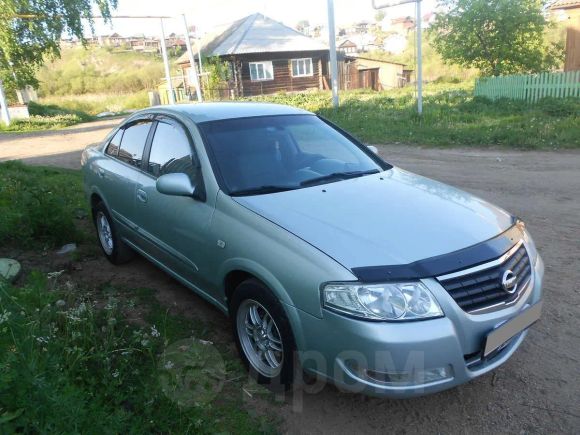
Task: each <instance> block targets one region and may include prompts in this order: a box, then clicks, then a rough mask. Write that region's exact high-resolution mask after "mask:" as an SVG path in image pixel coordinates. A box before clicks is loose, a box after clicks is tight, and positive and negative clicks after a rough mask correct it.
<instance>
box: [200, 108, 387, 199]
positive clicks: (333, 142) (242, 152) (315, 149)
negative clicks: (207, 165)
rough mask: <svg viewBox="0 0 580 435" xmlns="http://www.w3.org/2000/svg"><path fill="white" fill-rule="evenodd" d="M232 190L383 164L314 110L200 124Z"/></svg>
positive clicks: (261, 190) (278, 187)
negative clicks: (306, 113) (322, 118)
mask: <svg viewBox="0 0 580 435" xmlns="http://www.w3.org/2000/svg"><path fill="white" fill-rule="evenodd" d="M200 128H201V129H202V131H203V133H204V135H205V138H206V141H207V143H208V146H209V148H210V152H211V154H213V157H214V165H216V166H217V168H215V169H217V170H218V171H219V173H220V174H221V177H222V180H223V183H224V184H225V189H226V190H227V191H228V193H229V194H230V195H234V196H235V195H238V196H240V195H258V194H265V193H274V192H281V191H287V190H293V189H300V188H304V187H308V186H313V185H317V184H324V183H330V182H334V181H340V180H345V179H348V178H354V177H360V176H364V175H368V174H372V173H377V172H380V171H382V170H383V169H384V168H383V167H382V166H381V165H380V164H379V163H378V162H377V161H375V160H374V159H373V158H372V157H370V156H369V155H368V154H367V153H365V152H364V151H363V150H362V149H361V148H360V147H359V146H358V145H356V144H355V143H354V142H353V141H352V140H351V139H349V138H348V137H346V136H345V135H344V134H342V133H340V132H339V131H338V130H336V129H334V128H333V127H331V126H330V125H328V124H327V123H325V122H324V121H322V120H321V119H319V118H318V117H317V116H315V115H281V116H263V117H255V118H237V119H228V120H222V121H211V122H205V123H203V124H200Z"/></svg>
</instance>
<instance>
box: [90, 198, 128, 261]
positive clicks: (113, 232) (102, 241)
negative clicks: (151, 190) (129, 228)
mask: <svg viewBox="0 0 580 435" xmlns="http://www.w3.org/2000/svg"><path fill="white" fill-rule="evenodd" d="M93 222H94V224H95V229H96V230H97V239H98V242H99V246H100V247H101V250H102V251H103V254H105V257H107V260H109V261H110V262H111V263H113V264H123V263H126V262H127V261H129V260H131V259H132V258H133V256H134V255H135V252H134V251H133V250H132V249H131V248H129V246H127V245H126V244H125V243H124V242H123V241H122V240H121V238H120V237H119V233H118V232H117V229H116V227H115V224H114V222H113V219H111V215H110V214H109V211H108V210H107V207H106V206H105V204H104V203H102V202H99V203H98V204H97V205H95V207H94V208H93Z"/></svg>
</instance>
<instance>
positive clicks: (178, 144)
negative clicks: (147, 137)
mask: <svg viewBox="0 0 580 435" xmlns="http://www.w3.org/2000/svg"><path fill="white" fill-rule="evenodd" d="M195 163H196V162H195V161H194V159H193V156H192V150H191V147H190V145H189V140H188V138H187V135H186V134H185V131H184V130H183V128H181V127H180V126H178V125H175V124H173V123H171V124H170V123H167V122H163V121H159V123H158V124H157V129H156V130H155V136H153V141H152V142H151V153H150V154H149V164H148V166H147V172H149V173H150V174H152V175H153V176H155V177H159V176H161V175H165V174H171V173H181V172H182V173H185V174H187V175H189V176H190V178H191V179H192V180H196V178H197V176H198V175H199V174H198V169H197V168H198V166H197V165H196V164H195Z"/></svg>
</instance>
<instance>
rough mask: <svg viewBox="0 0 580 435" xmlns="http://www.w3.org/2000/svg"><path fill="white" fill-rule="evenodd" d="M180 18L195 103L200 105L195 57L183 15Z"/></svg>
mask: <svg viewBox="0 0 580 435" xmlns="http://www.w3.org/2000/svg"><path fill="white" fill-rule="evenodd" d="M181 16H182V17H183V27H185V45H186V46H187V57H189V63H190V64H191V76H192V77H193V84H194V86H195V93H196V95H197V101H199V102H200V103H201V102H202V101H203V96H202V95H201V86H200V85H199V76H198V75H197V68H196V67H195V56H194V55H193V50H192V49H191V41H190V40H189V28H188V27H187V20H186V18H185V14H181ZM200 62H201V59H200Z"/></svg>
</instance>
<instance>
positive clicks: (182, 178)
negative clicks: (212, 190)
mask: <svg viewBox="0 0 580 435" xmlns="http://www.w3.org/2000/svg"><path fill="white" fill-rule="evenodd" d="M155 187H156V188H157V191H158V192H160V193H163V194H165V195H172V196H194V194H195V186H194V185H193V183H192V182H191V179H190V178H189V177H188V176H187V175H186V174H183V173H177V174H165V175H162V176H161V177H159V178H158V179H157V183H156V185H155Z"/></svg>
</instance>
